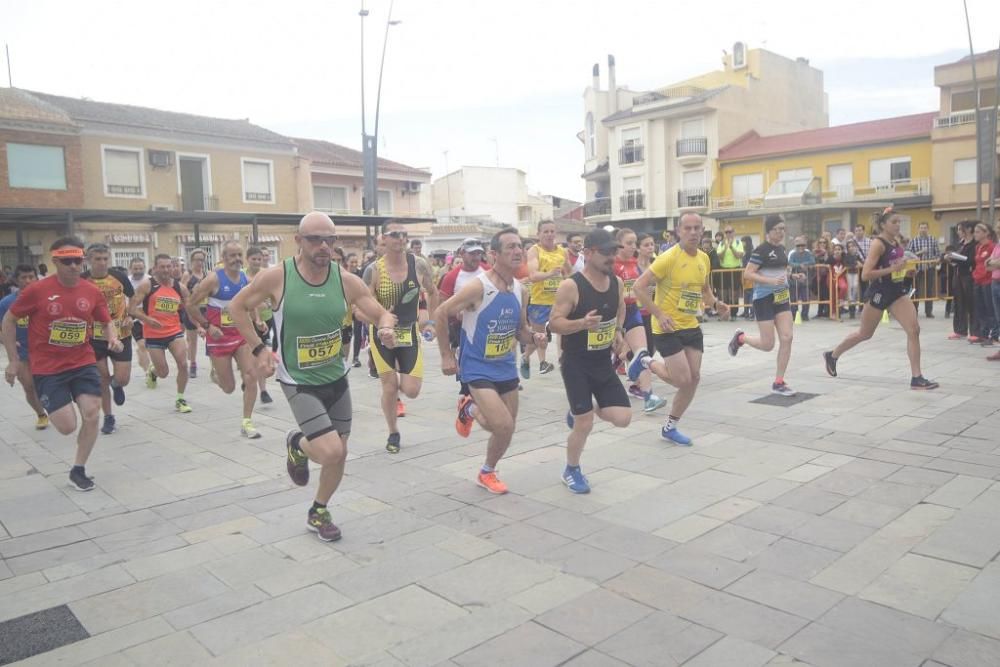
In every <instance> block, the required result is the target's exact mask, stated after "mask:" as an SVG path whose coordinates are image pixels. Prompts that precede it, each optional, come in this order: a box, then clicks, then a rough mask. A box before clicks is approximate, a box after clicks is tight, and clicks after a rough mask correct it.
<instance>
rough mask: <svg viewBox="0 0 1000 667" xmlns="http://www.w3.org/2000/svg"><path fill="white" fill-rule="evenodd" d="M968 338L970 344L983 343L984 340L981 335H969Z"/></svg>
mask: <svg viewBox="0 0 1000 667" xmlns="http://www.w3.org/2000/svg"><path fill="white" fill-rule="evenodd" d="M966 340H968V341H969V345H973V344H975V343H982V342H983V339H982V338H980V337H979V336H969V337H968V338H967V339H966Z"/></svg>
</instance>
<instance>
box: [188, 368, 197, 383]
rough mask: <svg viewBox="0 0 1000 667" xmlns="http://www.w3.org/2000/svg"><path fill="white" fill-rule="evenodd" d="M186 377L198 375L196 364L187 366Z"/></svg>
mask: <svg viewBox="0 0 1000 667" xmlns="http://www.w3.org/2000/svg"><path fill="white" fill-rule="evenodd" d="M188 377H189V378H191V379H192V380H193V379H195V378H196V377H198V364H191V365H190V366H188Z"/></svg>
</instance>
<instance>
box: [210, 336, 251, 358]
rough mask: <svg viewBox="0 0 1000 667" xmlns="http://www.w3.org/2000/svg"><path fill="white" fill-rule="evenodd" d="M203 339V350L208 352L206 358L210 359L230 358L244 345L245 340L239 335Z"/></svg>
mask: <svg viewBox="0 0 1000 667" xmlns="http://www.w3.org/2000/svg"><path fill="white" fill-rule="evenodd" d="M205 338H206V342H205V348H206V349H207V350H208V356H210V357H231V356H233V354H235V353H236V350H238V349H239V348H240V346H241V345H246V340H245V339H244V338H243V336H241V335H239V334H236V335H233V334H226V333H223V335H222V336H221V337H219V338H212V337H211V336H206V337H205Z"/></svg>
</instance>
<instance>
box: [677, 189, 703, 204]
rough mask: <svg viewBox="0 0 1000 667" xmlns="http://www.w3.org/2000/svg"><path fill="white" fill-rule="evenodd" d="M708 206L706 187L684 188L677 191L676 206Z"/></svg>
mask: <svg viewBox="0 0 1000 667" xmlns="http://www.w3.org/2000/svg"><path fill="white" fill-rule="evenodd" d="M701 206H708V188H686V189H684V190H678V191H677V207H678V208H698V207H701Z"/></svg>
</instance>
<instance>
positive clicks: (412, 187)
mask: <svg viewBox="0 0 1000 667" xmlns="http://www.w3.org/2000/svg"><path fill="white" fill-rule="evenodd" d="M406 191H407V192H420V183H418V182H416V181H407V182H406Z"/></svg>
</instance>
